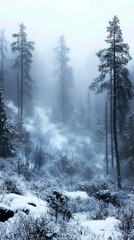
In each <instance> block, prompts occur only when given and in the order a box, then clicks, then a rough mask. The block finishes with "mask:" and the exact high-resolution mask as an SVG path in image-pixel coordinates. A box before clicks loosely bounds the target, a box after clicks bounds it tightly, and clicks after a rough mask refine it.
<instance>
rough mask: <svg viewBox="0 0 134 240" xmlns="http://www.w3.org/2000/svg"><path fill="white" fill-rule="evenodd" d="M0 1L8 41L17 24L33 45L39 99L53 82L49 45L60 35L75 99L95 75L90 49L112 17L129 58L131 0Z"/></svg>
mask: <svg viewBox="0 0 134 240" xmlns="http://www.w3.org/2000/svg"><path fill="white" fill-rule="evenodd" d="M0 3H1V4H0V6H1V7H0V28H1V29H3V28H4V29H5V31H6V32H5V34H6V37H7V39H8V42H9V44H10V43H11V42H12V41H13V39H12V34H13V33H16V32H17V31H18V25H19V24H20V23H21V22H23V23H24V25H25V26H26V28H27V34H28V39H29V40H33V41H34V42H35V43H36V45H35V53H34V54H35V59H34V64H35V65H36V66H37V64H38V72H37V71H36V75H35V76H36V79H34V80H35V81H36V82H37V85H38V86H40V87H39V88H40V89H41V92H40V96H42V97H43V96H44V89H45V88H46V87H45V86H46V82H49V83H51V85H53V83H55V81H56V80H55V79H54V77H53V74H54V71H55V66H54V58H55V55H54V51H53V49H54V48H55V47H56V46H57V41H58V38H59V36H60V35H61V34H64V36H65V39H66V44H67V46H68V47H69V48H70V54H69V57H70V65H71V66H72V67H73V69H74V82H75V84H74V85H75V88H77V91H76V93H77V94H78V96H79V97H80V96H81V97H83V94H84V95H85V94H86V92H87V87H88V85H89V83H90V82H91V81H92V80H93V78H95V77H96V76H97V65H98V59H97V57H96V55H95V53H96V52H98V50H99V49H101V48H103V47H104V46H105V42H104V40H105V39H106V35H107V33H106V27H107V26H108V21H109V20H111V19H112V17H113V16H114V15H117V16H118V18H119V19H120V23H121V29H122V32H123V37H124V41H125V42H127V43H128V44H129V46H130V54H131V55H132V57H133V52H134V45H133V42H134V36H133V34H132V33H133V28H134V26H133V6H134V2H133V0H118V1H116V0H101V1H100V0H94V1H93V0H84V1H82V0H79V1H76V0H72V1H71V0H23V1H21V0H12V1H11V0H4V1H3V0H1V1H0ZM34 64H33V66H34ZM132 66H133V65H132V62H131V63H130V68H132ZM33 71H34V70H33ZM34 74H35V73H34ZM79 89H80V91H79Z"/></svg>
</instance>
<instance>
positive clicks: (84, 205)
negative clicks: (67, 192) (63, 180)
mask: <svg viewBox="0 0 134 240" xmlns="http://www.w3.org/2000/svg"><path fill="white" fill-rule="evenodd" d="M96 206H97V201H96V199H95V198H94V197H89V198H87V199H84V198H80V197H77V198H70V199H69V207H70V209H71V211H72V212H73V213H78V212H88V211H89V212H91V211H93V210H94V209H95V208H96Z"/></svg>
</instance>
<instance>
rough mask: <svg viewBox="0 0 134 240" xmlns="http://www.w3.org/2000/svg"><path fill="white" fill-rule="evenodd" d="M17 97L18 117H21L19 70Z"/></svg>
mask: <svg viewBox="0 0 134 240" xmlns="http://www.w3.org/2000/svg"><path fill="white" fill-rule="evenodd" d="M17 98H18V118H19V117H20V84H19V73H18V72H17Z"/></svg>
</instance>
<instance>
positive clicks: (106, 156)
mask: <svg viewBox="0 0 134 240" xmlns="http://www.w3.org/2000/svg"><path fill="white" fill-rule="evenodd" d="M107 129H108V127H107V101H106V106H105V131H106V174H108V132H107Z"/></svg>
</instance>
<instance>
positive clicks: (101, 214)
mask: <svg viewBox="0 0 134 240" xmlns="http://www.w3.org/2000/svg"><path fill="white" fill-rule="evenodd" d="M107 217H108V206H107V204H106V203H104V202H103V201H99V202H98V207H97V208H96V209H95V211H94V214H93V216H92V219H93V220H101V219H106V218H107Z"/></svg>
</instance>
